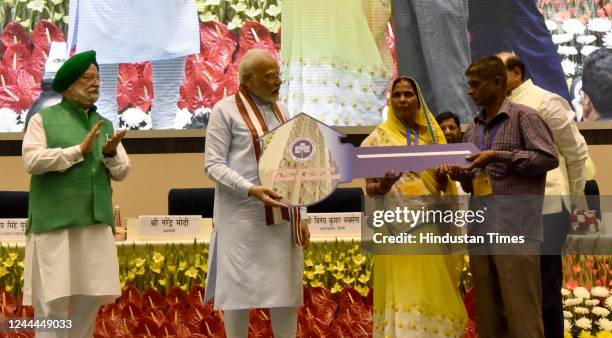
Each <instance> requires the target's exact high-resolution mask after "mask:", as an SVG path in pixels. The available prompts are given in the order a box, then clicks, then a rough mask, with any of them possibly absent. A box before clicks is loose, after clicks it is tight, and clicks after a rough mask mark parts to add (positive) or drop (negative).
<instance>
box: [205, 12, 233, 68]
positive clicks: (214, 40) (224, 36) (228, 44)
mask: <svg viewBox="0 0 612 338" xmlns="http://www.w3.org/2000/svg"><path fill="white" fill-rule="evenodd" d="M237 45H238V39H237V38H236V34H234V32H232V31H230V30H229V29H228V28H227V26H226V25H225V24H224V23H222V22H216V21H214V22H213V21H209V22H201V23H200V47H201V50H202V54H203V55H205V56H206V57H207V59H208V60H209V61H210V62H211V63H213V64H215V65H218V66H220V67H221V68H222V69H225V67H227V65H228V64H230V63H231V62H232V58H233V56H234V53H235V52H236V47H237Z"/></svg>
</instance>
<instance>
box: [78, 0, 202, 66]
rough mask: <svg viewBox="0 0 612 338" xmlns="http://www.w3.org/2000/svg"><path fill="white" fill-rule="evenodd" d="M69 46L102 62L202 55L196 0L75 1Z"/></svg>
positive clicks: (127, 61) (140, 60)
mask: <svg viewBox="0 0 612 338" xmlns="http://www.w3.org/2000/svg"><path fill="white" fill-rule="evenodd" d="M69 12H70V25H69V30H68V43H69V46H76V51H77V53H80V52H82V51H86V50H90V49H93V50H95V51H96V53H97V55H96V59H97V61H98V63H99V64H107V63H135V62H142V61H153V60H164V59H172V58H176V57H179V56H186V55H190V54H197V53H199V52H200V31H199V27H200V26H199V23H198V7H197V4H196V2H195V1H193V0H129V1H125V0H71V1H70V10H69Z"/></svg>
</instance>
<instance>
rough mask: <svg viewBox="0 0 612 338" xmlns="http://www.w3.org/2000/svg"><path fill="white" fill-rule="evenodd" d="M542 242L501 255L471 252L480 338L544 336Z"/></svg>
mask: <svg viewBox="0 0 612 338" xmlns="http://www.w3.org/2000/svg"><path fill="white" fill-rule="evenodd" d="M539 244H540V243H539V242H537V241H528V242H526V243H525V244H523V245H520V246H519V245H516V246H513V247H512V248H507V250H506V251H507V252H502V253H503V254H500V255H474V254H471V255H470V269H471V270H472V280H473V283H474V292H475V294H474V295H475V303H476V317H477V319H476V326H477V329H478V335H479V337H480V338H543V337H544V329H543V326H542V303H541V301H542V290H541V283H540V279H541V278H540V257H539V256H538V253H539ZM510 249H514V250H515V251H514V252H510Z"/></svg>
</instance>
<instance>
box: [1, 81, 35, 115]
mask: <svg viewBox="0 0 612 338" xmlns="http://www.w3.org/2000/svg"><path fill="white" fill-rule="evenodd" d="M0 107H6V108H9V109H11V110H12V111H14V112H16V113H17V114H21V112H22V111H24V110H28V109H30V107H32V97H31V95H30V92H28V91H27V90H26V89H23V88H21V87H19V86H16V85H7V86H4V87H0Z"/></svg>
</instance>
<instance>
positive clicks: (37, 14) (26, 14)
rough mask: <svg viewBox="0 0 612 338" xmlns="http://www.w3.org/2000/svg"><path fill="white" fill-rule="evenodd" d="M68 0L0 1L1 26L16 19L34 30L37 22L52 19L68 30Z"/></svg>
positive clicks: (61, 27)
mask: <svg viewBox="0 0 612 338" xmlns="http://www.w3.org/2000/svg"><path fill="white" fill-rule="evenodd" d="M68 19H69V17H68V0H29V1H28V0H3V1H2V3H0V27H4V26H6V25H7V24H8V23H9V22H11V21H15V22H16V23H18V24H20V25H21V26H23V27H24V28H26V29H28V30H30V31H32V30H33V29H34V27H35V26H36V23H37V22H39V21H42V20H46V21H50V22H52V23H54V24H55V25H57V26H59V28H60V29H61V30H62V31H66V30H67V29H66V27H67V25H68Z"/></svg>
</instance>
